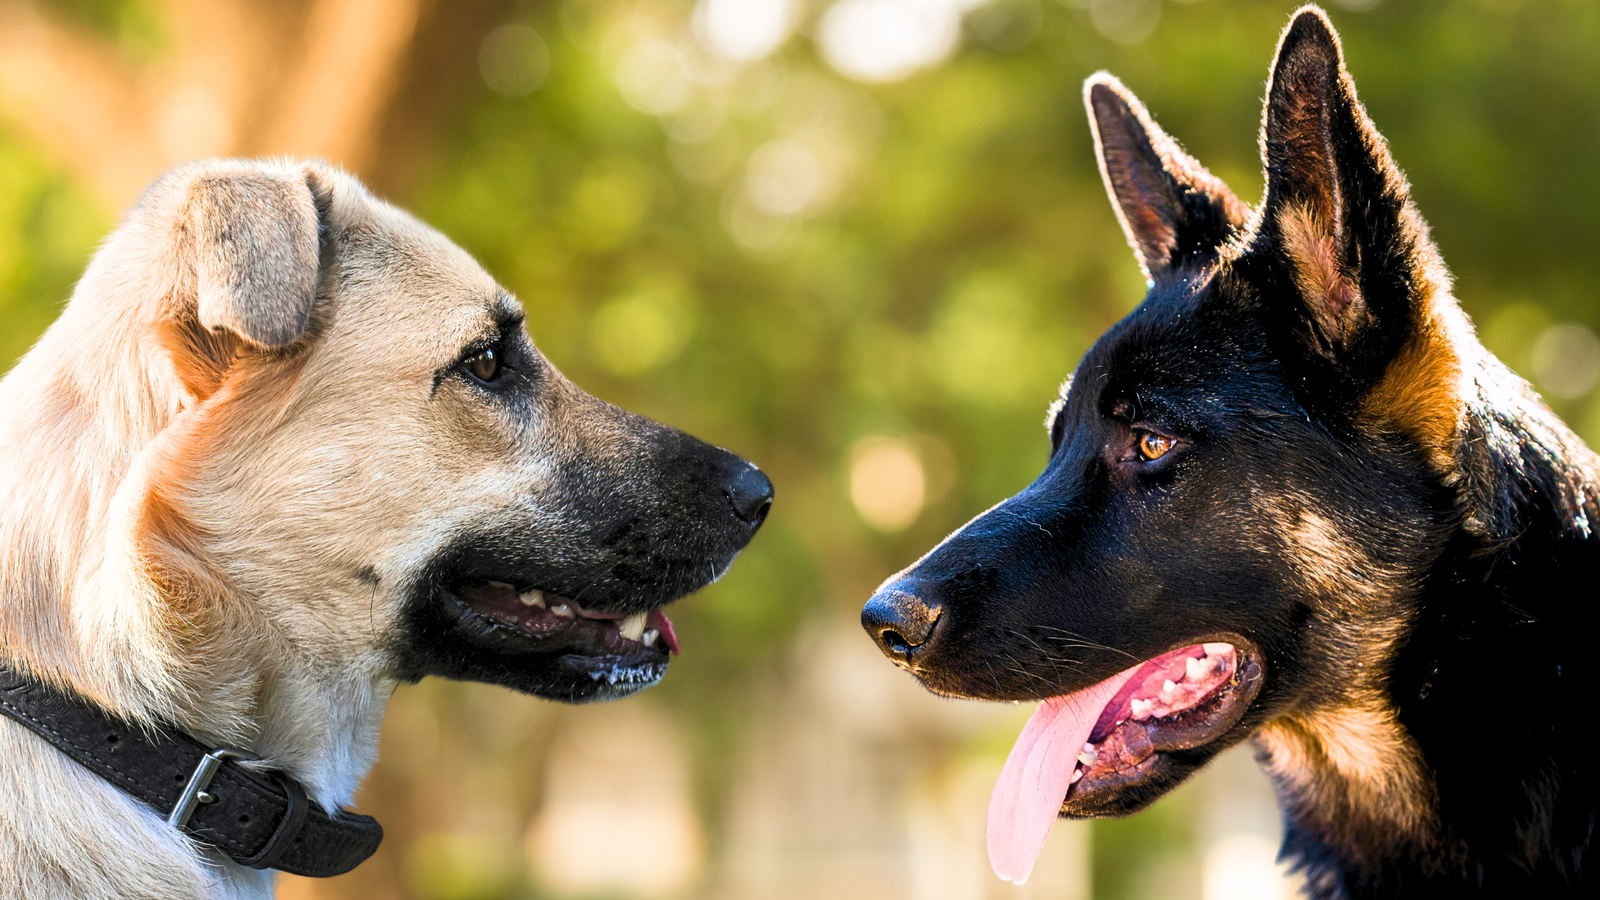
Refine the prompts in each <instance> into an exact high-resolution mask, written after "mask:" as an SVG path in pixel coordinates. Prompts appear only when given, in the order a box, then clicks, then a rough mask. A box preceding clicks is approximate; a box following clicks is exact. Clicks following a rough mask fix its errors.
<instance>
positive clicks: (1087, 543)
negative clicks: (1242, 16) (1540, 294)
mask: <svg viewBox="0 0 1600 900" xmlns="http://www.w3.org/2000/svg"><path fill="white" fill-rule="evenodd" d="M1088 101H1089V107H1090V114H1091V118H1092V119H1093V120H1094V122H1095V124H1096V136H1097V143H1098V145H1099V149H1100V151H1101V154H1102V167H1103V171H1104V172H1105V173H1106V179H1107V183H1108V187H1109V188H1110V190H1111V193H1112V197H1113V201H1114V203H1115V204H1116V205H1117V206H1118V207H1119V212H1120V213H1121V215H1122V220H1123V223H1124V226H1125V228H1126V229H1127V230H1128V232H1129V237H1130V242H1131V243H1132V244H1133V246H1134V248H1135V251H1136V253H1137V254H1138V255H1139V257H1140V260H1141V264H1142V265H1144V266H1145V269H1146V271H1147V272H1148V273H1149V275H1150V277H1151V280H1152V284H1151V288H1150V292H1149V295H1148V296H1147V297H1146V298H1145V300H1144V302H1143V303H1142V304H1141V305H1140V306H1139V307H1138V308H1137V309H1136V310H1134V312H1132V313H1131V314H1129V316H1128V317H1127V318H1126V319H1124V320H1123V321H1122V322H1120V323H1118V324H1117V325H1116V326H1115V327H1113V328H1112V329H1111V330H1110V331H1108V332H1107V333H1106V334H1105V335H1104V336H1102V337H1101V338H1100V340H1099V341H1098V342H1096V344H1095V345H1094V347H1093V348H1091V350H1090V351H1089V352H1088V353H1087V354H1086V355H1085V356H1084V358H1083V360H1082V361H1081V362H1080V364H1079V366H1078V369H1077V371H1076V373H1075V374H1074V377H1073V378H1072V379H1070V380H1069V382H1068V384H1067V385H1066V386H1065V387H1064V388H1063V398H1062V401H1061V402H1060V403H1059V404H1058V407H1057V408H1055V409H1053V410H1052V420H1051V441H1052V452H1051V457H1050V461H1049V464H1048V465H1047V467H1046V469H1045V471H1044V472H1043V473H1042V474H1041V475H1040V476H1039V477H1038V479H1037V480H1036V481H1035V482H1034V483H1033V484H1032V485H1030V486H1029V487H1027V488H1026V489H1024V490H1023V491H1022V492H1021V493H1019V494H1018V495H1016V496H1015V497H1012V498H1010V499H1009V500H1006V501H1005V502H1003V503H1001V504H999V505H998V506H996V507H995V508H994V509H992V510H990V511H988V512H986V513H984V514H983V515H981V516H979V517H978V518H976V519H974V520H973V521H972V522H970V523H968V524H967V525H966V526H964V527H963V528H961V529H960V530H958V531H957V532H955V533H954V534H952V535H951V536H950V537H949V538H947V539H946V540H945V541H944V542H943V543H942V544H940V545H939V546H938V547H937V548H935V549H934V550H933V551H931V552H930V553H929V554H928V555H927V556H925V557H924V558H923V559H922V560H920V561H918V562H917V563H916V564H914V565H913V566H911V567H910V568H908V569H907V570H905V571H904V572H902V573H900V574H898V575H896V576H894V577H892V578H891V579H889V581H888V582H886V583H885V585H884V587H883V588H881V589H880V591H879V593H878V594H877V595H875V596H874V598H873V600H872V601H871V602H869V604H868V606H867V608H866V609H865V610H864V611H863V622H864V624H865V625H866V626H867V628H868V630H869V632H871V633H872V634H873V636H874V638H875V639H876V640H877V641H878V642H879V644H880V645H881V646H882V647H883V649H884V651H885V653H886V654H888V655H889V656H890V657H891V658H893V659H894V660H895V661H896V662H897V663H898V664H899V665H901V666H903V667H905V668H907V669H909V670H910V671H912V672H913V673H914V674H916V676H917V677H918V678H919V679H921V680H922V681H923V683H924V684H926V685H927V686H928V687H929V688H931V689H933V690H935V691H937V692H940V693H944V694H949V695H953V696H964V697H977V698H983V699H990V700H1029V699H1039V698H1044V697H1051V696H1058V695H1061V694H1066V693H1070V692H1073V691H1076V690H1080V689H1082V688H1085V687H1087V686H1089V685H1091V684H1093V683H1095V682H1097V681H1100V680H1102V679H1104V678H1106V677H1108V676H1110V675H1112V674H1114V673H1115V672H1118V671H1120V670H1122V669H1124V668H1126V667H1127V666H1128V665H1129V664H1130V663H1131V662H1133V661H1136V660H1142V659H1146V658H1149V657H1153V656H1156V655H1159V654H1161V653H1163V652H1165V651H1168V650H1171V649H1174V648H1177V647H1183V646H1187V645H1190V644H1195V643H1199V642H1202V641H1206V640H1230V641H1234V642H1236V643H1237V644H1239V645H1240V646H1241V647H1250V648H1253V650H1254V656H1253V657H1252V658H1254V659H1257V660H1259V662H1260V665H1261V668H1262V670H1263V673H1264V682H1263V684H1262V687H1261V689H1260V692H1259V694H1257V695H1256V696H1255V697H1254V699H1253V701H1250V702H1249V708H1248V709H1247V710H1246V711H1245V712H1244V714H1243V716H1242V717H1241V718H1240V719H1239V721H1238V723H1237V724H1236V725H1234V726H1232V727H1231V728H1228V729H1226V731H1225V732H1224V733H1221V734H1219V735H1217V737H1216V738H1215V739H1214V740H1212V741H1211V742H1210V743H1208V744H1205V745H1203V746H1199V747H1194V748H1191V749H1182V750H1174V751H1172V752H1170V753H1159V754H1157V756H1156V757H1155V759H1156V764H1155V766H1154V767H1153V769H1152V770H1151V774H1150V775H1149V777H1147V778H1144V779H1143V780H1140V781H1138V782H1137V783H1133V784H1129V785H1127V786H1125V787H1121V788H1119V789H1117V790H1116V791H1111V792H1107V791H1101V792H1099V793H1097V794H1095V795H1093V796H1091V797H1089V798H1082V799H1074V795H1073V794H1071V793H1069V795H1068V797H1067V799H1066V802H1065V803H1064V805H1063V812H1064V814H1067V815H1075V816H1084V815H1096V816H1098V815H1125V814H1128V813H1131V812H1133V811H1136V810H1138V809H1141V808H1143V807H1144V806H1146V805H1148V804H1149V803H1150V802H1153V801H1154V800H1155V799H1156V798H1157V797H1159V796H1160V795H1161V794H1163V793H1164V792H1165V791H1167V790H1169V789H1171V788H1172V787H1173V786H1175V785H1176V784H1178V783H1179V782H1181V781H1182V780H1183V779H1184V778H1185V777H1187V776H1188V775H1189V774H1190V773H1191V772H1193V771H1194V770H1195V769H1197V768H1198V767H1200V766H1202V765H1204V764H1205V763H1206V762H1207V761H1208V760H1209V759H1210V758H1211V757H1212V756H1214V755H1215V754H1216V753H1217V752H1219V751H1221V750H1222V749H1224V748H1226V747H1228V746H1231V745H1233V744H1236V743H1238V742H1240V741H1243V740H1246V739H1249V738H1251V737H1253V736H1255V737H1260V736H1262V735H1263V734H1265V733H1267V732H1268V731H1271V730H1272V729H1275V728H1283V729H1290V730H1293V729H1300V731H1298V732H1295V733H1305V734H1312V735H1314V736H1315V735H1318V734H1320V737H1317V738H1316V739H1317V740H1321V741H1322V743H1321V744H1317V743H1315V742H1313V743H1312V744H1310V745H1308V746H1310V747H1312V748H1313V752H1311V753H1309V754H1307V755H1305V757H1304V758H1295V759H1290V758H1289V757H1288V756H1286V755H1285V756H1283V758H1276V759H1272V760H1270V762H1271V765H1272V766H1273V768H1274V771H1275V774H1276V776H1277V777H1278V779H1279V788H1280V798H1281V800H1282V801H1283V804H1284V807H1285V816H1286V821H1287V837H1286V840H1285V844H1284V852H1285V854H1286V855H1287V856H1288V857H1289V858H1290V859H1292V860H1294V861H1295V862H1296V863H1297V864H1298V865H1299V866H1300V868H1301V869H1302V870H1303V871H1304V872H1305V873H1306V874H1307V876H1308V879H1309V883H1310V886H1311V891H1312V894H1313V895H1314V896H1316V897H1394V896H1408V897H1435V896H1501V895H1503V894H1506V893H1509V892H1510V891H1511V890H1513V889H1516V888H1532V889H1535V890H1537V891H1538V892H1539V895H1540V896H1548V895H1572V894H1577V893H1579V892H1580V891H1582V890H1583V885H1584V884H1585V870H1584V856H1585V854H1586V853H1587V851H1588V849H1589V847H1590V845H1591V842H1592V840H1593V832H1594V829H1595V826H1596V814H1597V808H1600V796H1597V792H1596V787H1597V786H1596V781H1595V775H1594V774H1593V770H1594V767H1593V766H1592V764H1590V762H1589V757H1590V755H1591V753H1590V751H1589V750H1588V749H1587V747H1586V746H1585V743H1584V739H1583V738H1582V737H1581V729H1582V727H1583V726H1582V722H1583V721H1584V720H1585V719H1586V718H1587V711H1586V707H1585V706H1584V705H1583V703H1582V699H1581V697H1582V695H1581V693H1580V684H1581V681H1580V679H1582V678H1584V677H1585V674H1586V672H1585V669H1586V667H1584V666H1583V665H1582V663H1581V660H1582V659H1583V655H1582V654H1583V652H1584V649H1585V648H1584V647H1583V646H1581V643H1582V642H1586V641H1588V640H1590V638H1591V636H1592V635H1593V634H1594V633H1595V625H1596V624H1597V621H1596V620H1597V614H1596V612H1595V609H1596V604H1595V602H1594V600H1593V596H1594V590H1595V589H1594V585H1595V583H1596V581H1595V579H1596V576H1597V575H1600V572H1597V571H1596V566H1597V564H1600V543H1597V540H1600V539H1597V538H1596V536H1595V535H1594V532H1593V529H1592V523H1593V522H1594V521H1595V520H1596V516H1597V515H1600V507H1597V504H1596V500H1595V498H1596V496H1597V495H1600V464H1597V460H1596V458H1595V456H1594V454H1593V453H1591V451H1590V450H1589V449H1588V448H1587V447H1585V446H1584V445H1583V443H1582V442H1581V441H1580V440H1579V439H1578V438H1577V437H1575V436H1574V435H1573V434H1572V433H1571V432H1570V431H1569V430H1568V429H1567V428H1566V427H1565V426H1564V425H1562V424H1561V423H1560V421H1558V420H1557V419H1556V418H1555V416H1554V415H1552V414H1551V413H1550V412H1549V411H1548V410H1547V409H1546V408H1545V407H1544V406H1543V404H1542V403H1541V402H1540V401H1539V399H1538V398H1537V396H1535V395H1534V394H1533V393H1532V391H1531V390H1530V389H1529V388H1528V387H1527V385H1526V384H1524V383H1523V382H1522V381H1521V380H1520V379H1518V378H1516V377H1515V376H1514V375H1512V374H1511V373H1510V372H1509V371H1508V370H1506V369H1505V368H1504V367H1503V366H1502V365H1501V364H1500V363H1499V362H1498V361H1497V360H1495V359H1494V358H1493V357H1492V356H1490V355H1489V354H1488V353H1487V351H1485V350H1483V348H1482V347H1481V346H1480V345H1478V343H1477V342H1476V340H1475V339H1474V338H1473V337H1472V336H1471V333H1470V330H1468V329H1465V328H1457V329H1455V330H1454V331H1451V330H1450V329H1449V328H1443V330H1441V323H1443V324H1444V325H1448V324H1449V323H1451V322H1459V323H1464V319H1463V318H1461V317H1460V314H1459V312H1458V311H1457V310H1456V307H1455V305H1454V301H1453V300H1451V299H1450V298H1449V296H1448V290H1449V283H1448V276H1447V275H1446V274H1445V273H1444V271H1443V269H1442V266H1441V265H1440V264H1439V261H1438V259H1437V255H1436V251H1435V250H1434V248H1433V245H1432V243H1431V241H1430V240H1429V238H1428V235H1427V230H1426V226H1425V225H1424V224H1423V222H1422V220H1421V218H1420V217H1419V216H1418V215H1417V214H1416V212H1415V210H1414V209H1413V208H1412V206H1411V203H1410V200H1409V191H1408V188H1407V185H1406V183H1405V180H1404V178H1403V177H1402V176H1401V175H1400V173H1399V171H1398V170H1397V169H1396V168H1395V167H1394V165H1393V163H1392V161H1391V160H1390V158H1389V154H1388V150H1387V147H1386V146H1385V145H1384V143H1383V140H1382V138H1381V137H1380V136H1379V135H1378V133H1377V131H1376V130H1375V129H1374V128H1373V127H1372V125H1371V123H1370V121H1369V120H1368V119H1367V117H1366V114H1365V111H1364V110H1363V109H1362V107H1361V105H1360V103H1359V101H1358V100H1357V99H1356V95H1355V91H1354V85H1353V82H1351V80H1350V76H1349V74H1348V73H1347V72H1346V71H1345V69H1344V65H1343V61H1342V57H1341V55H1340V50H1339V46H1338V41H1337V38H1336V37H1335V36H1334V34H1333V31H1332V28H1331V26H1330V25H1329V23H1328V22H1327V20H1326V18H1325V16H1324V15H1323V14H1322V13H1321V12H1320V11H1317V10H1314V9H1306V10H1302V11H1301V12H1300V13H1298V14H1296V16H1295V17H1294V19H1293V21H1292V23H1291V24H1290V26H1289V28H1288V29H1287V30H1286V31H1285V33H1284V37H1283V40H1282V43H1281V44H1280V47H1279V53H1278V57H1277V60H1276V61H1275V64H1274V70H1273V75H1272V82H1271V85H1270V87H1269V91H1268V101H1267V108H1266V112H1265V116H1264V119H1265V122H1264V126H1263V130H1262V144H1263V157H1264V160H1265V163H1266V167H1267V181H1268V188H1267V194H1266V197H1265V199H1264V201H1263V203H1262V206H1261V209H1260V211H1259V212H1258V213H1256V214H1255V215H1253V216H1251V215H1250V213H1249V210H1248V208H1247V207H1245V206H1244V205H1243V204H1241V203H1239V202H1238V201H1237V200H1236V199H1235V198H1233V196H1232V195H1231V194H1229V193H1227V188H1226V187H1225V186H1222V185H1221V183H1220V182H1218V181H1216V180H1215V179H1214V178H1212V177H1211V176H1210V175H1209V174H1207V173H1206V172H1205V170H1204V169H1202V168H1201V167H1200V166H1199V165H1198V164H1197V163H1195V162H1194V161H1193V160H1192V159H1190V158H1189V157H1188V156H1187V155H1185V154H1183V151H1182V150H1181V149H1179V148H1178V147H1177V145H1176V144H1175V143H1173V142H1172V141H1171V140H1170V139H1169V138H1167V137H1166V136H1165V135H1164V134H1162V133H1161V132H1160V130H1159V129H1158V128H1156V127H1155V126H1154V123H1153V122H1151V121H1149V119H1148V117H1147V116H1146V115H1145V113H1144V111H1143V108H1142V107H1140V106H1139V105H1138V103H1137V101H1136V100H1133V98H1132V97H1131V95H1129V94H1127V93H1126V91H1125V90H1124V89H1123V88H1122V87H1121V86H1120V85H1119V84H1117V83H1116V82H1115V81H1114V80H1111V79H1109V78H1106V77H1098V76H1097V78H1096V79H1091V83H1090V86H1089V89H1088ZM1294 216H1299V218H1298V219H1296V218H1294ZM1295 222H1299V223H1301V225H1300V226H1297V225H1295V224H1294V223H1295ZM1285 223H1289V224H1288V225H1287V226H1286V225H1285ZM1305 223H1312V224H1313V225H1314V226H1315V227H1314V228H1309V230H1308V228H1307V227H1302V226H1304V225H1305ZM1297 228H1298V229H1299V230H1298V231H1297V230H1296V229H1297ZM1308 235H1309V236H1310V237H1311V238H1313V240H1311V241H1309V242H1308V241H1307V237H1308ZM1319 241H1325V243H1318V242H1319ZM1319 246H1321V247H1325V248H1326V249H1327V250H1328V255H1327V257H1326V260H1331V263H1330V264H1328V265H1326V266H1322V267H1318V266H1315V265H1313V266H1310V267H1308V266H1307V265H1306V260H1307V259H1308V258H1309V257H1308V248H1311V249H1313V250H1314V249H1315V248H1316V247H1319ZM1308 272H1309V273H1310V276H1309V277H1308V275H1307V273H1308ZM1319 279H1320V280H1319ZM1319 285H1320V287H1319ZM1323 288H1327V289H1326V290H1324V289H1323ZM1418 360H1421V361H1422V363H1423V364H1421V365H1413V364H1414V363H1417V361H1418ZM1456 373H1460V377H1456ZM1145 433H1151V434H1157V435H1163V436H1167V437H1170V438H1173V439H1175V440H1176V441H1177V444H1176V446H1175V448H1174V449H1173V450H1172V451H1171V452H1169V453H1167V454H1166V455H1165V456H1161V457H1160V458H1159V459H1156V460H1155V461H1147V460H1146V459H1145V457H1144V456H1141V455H1140V453H1139V449H1138V447H1139V444H1138V442H1139V440H1140V437H1141V435H1143V434H1145ZM1372 709H1381V710H1385V711H1387V712H1385V713H1384V714H1383V715H1391V716H1392V720H1391V721H1392V722H1394V723H1397V725H1391V726H1386V728H1380V729H1377V730H1376V731H1369V732H1357V731H1351V730H1348V729H1347V730H1345V731H1340V730H1339V726H1337V725H1328V724H1327V723H1330V722H1333V723H1336V722H1340V721H1347V720H1345V719H1341V718H1340V717H1341V716H1342V715H1345V714H1350V713H1354V712H1359V711H1361V710H1368V711H1370V710H1372ZM1383 715H1380V716H1378V717H1377V719H1375V720H1374V719H1369V721H1379V720H1383ZM1319 723H1320V724H1319ZM1318 727H1321V728H1324V729H1326V731H1325V732H1321V733H1319V732H1316V731H1315V729H1316V728H1318ZM1308 728H1309V729H1311V730H1310V731H1307V730H1306V729H1308ZM1264 729H1265V730H1266V731H1264ZM1341 740H1345V741H1347V742H1366V743H1347V744H1345V745H1344V746H1340V743H1339V742H1340V741H1341ZM1378 744H1382V746H1381V747H1380V746H1377V745H1378ZM1258 746H1259V747H1260V752H1261V754H1262V755H1263V756H1267V755H1270V754H1272V753H1274V745H1273V744H1272V742H1271V741H1270V740H1269V741H1264V742H1263V743H1261V744H1260V745H1258ZM1319 748H1320V750H1319ZM1327 750H1332V751H1338V752H1355V753H1357V755H1359V754H1360V753H1362V752H1368V751H1374V752H1376V751H1379V750H1381V751H1383V752H1384V753H1387V754H1388V755H1387V756H1380V757H1378V758H1381V759H1384V760H1388V761H1391V762H1394V763H1395V769H1396V771H1391V772H1381V771H1380V772H1376V773H1374V774H1373V777H1375V778H1377V779H1378V781H1379V782H1381V783H1384V784H1387V785H1389V788H1388V790H1387V793H1383V792H1380V793H1369V792H1364V789H1363V786H1362V784H1359V783H1357V781H1358V780H1359V778H1358V777H1357V776H1352V775H1351V771H1353V770H1346V769H1341V768H1339V766H1337V765H1335V764H1334V763H1333V762H1332V761H1331V759H1332V756H1333V755H1336V754H1330V753H1327V752H1321V751H1327ZM1278 752H1279V753H1280V755H1281V753H1282V751H1281V748H1279V750H1278ZM1319 754H1320V755H1319ZM1399 770H1404V771H1399ZM1390 775H1393V776H1395V777H1394V779H1393V780H1391V781H1383V778H1386V777H1388V776H1390ZM1411 776H1415V777H1411Z"/></svg>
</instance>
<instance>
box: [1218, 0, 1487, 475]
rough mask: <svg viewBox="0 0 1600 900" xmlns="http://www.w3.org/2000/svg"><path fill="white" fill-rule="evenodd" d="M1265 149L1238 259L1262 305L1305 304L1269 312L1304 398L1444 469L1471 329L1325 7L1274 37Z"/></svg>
mask: <svg viewBox="0 0 1600 900" xmlns="http://www.w3.org/2000/svg"><path fill="white" fill-rule="evenodd" d="M1261 155H1262V159H1263V162H1264V163H1265V165H1266V173H1267V191H1266V199H1265V200H1264V201H1263V203H1262V209H1261V214H1260V218H1259V220H1258V223H1257V225H1256V229H1255V233H1254V234H1253V235H1252V237H1251V239H1250V243H1249V247H1248V251H1247V253H1246V258H1245V260H1244V261H1243V262H1245V267H1246V268H1247V269H1248V270H1253V272H1252V274H1254V275H1255V276H1257V278H1258V280H1257V283H1258V284H1263V285H1271V286H1272V287H1271V289H1270V290H1269V291H1268V292H1267V296H1268V298H1269V299H1270V298H1283V297H1299V298H1300V301H1301V302H1300V304H1298V305H1295V304H1292V303H1291V304H1284V303H1278V304H1269V306H1275V307H1276V308H1269V309H1266V310H1264V312H1265V313H1266V315H1267V316H1268V317H1269V318H1276V319H1277V320H1278V321H1277V324H1278V325H1279V331H1280V333H1281V334H1286V335H1288V336H1289V338H1290V343H1291V345H1292V346H1293V347H1294V348H1296V349H1297V351H1298V352H1285V353H1284V357H1285V358H1286V361H1290V362H1293V361H1296V360H1298V361H1299V362H1301V363H1302V364H1304V365H1305V366H1306V367H1307V371H1305V372H1303V373H1301V374H1302V375H1303V376H1304V377H1303V379H1302V380H1301V384H1302V386H1303V388H1302V390H1301V394H1302V396H1301V401H1302V402H1303V403H1305V404H1306V405H1307V407H1308V408H1309V409H1311V410H1312V411H1314V412H1315V413H1317V414H1319V415H1321V416H1324V417H1326V419H1327V421H1328V422H1329V424H1332V425H1334V426H1336V427H1337V426H1341V425H1342V426H1345V427H1349V426H1351V425H1354V424H1356V423H1357V422H1360V421H1361V420H1362V419H1363V417H1367V418H1371V417H1372V416H1374V415H1377V416H1379V417H1381V418H1383V419H1386V420H1388V421H1387V422H1386V423H1381V424H1388V425H1392V426H1395V427H1398V428H1399V429H1400V430H1401V431H1402V432H1404V433H1407V434H1408V435H1409V436H1411V437H1413V438H1414V439H1416V440H1417V442H1418V443H1419V444H1420V445H1421V446H1422V447H1423V448H1425V449H1426V450H1427V451H1428V452H1429V453H1430V455H1431V456H1432V457H1434V459H1435V460H1436V461H1438V462H1441V463H1442V462H1443V458H1444V456H1446V455H1447V453H1448V451H1449V449H1450V446H1449V445H1450V443H1451V442H1452V441H1453V439H1454V438H1455V436H1456V434H1457V427H1458V425H1459V423H1460V419H1461V412H1462V402H1461V401H1462V396H1463V394H1462V390H1461V385H1460V384H1459V380H1460V372H1461V370H1462V366H1461V362H1460V360H1459V359H1458V358H1457V354H1458V352H1459V351H1460V350H1461V348H1463V347H1465V346H1468V345H1470V344H1471V343H1472V340H1471V335H1470V327H1471V326H1470V325H1468V324H1467V322H1466V320H1465V318H1464V317H1463V316H1461V315H1460V313H1459V311H1458V310H1457V309H1456V307H1455V304H1454V303H1453V302H1452V301H1450V299H1449V296H1448V295H1449V276H1448V275H1447V274H1446V272H1445V269H1444V265H1443V263H1442V262H1441V261H1440V259H1439V255H1438V252H1437V250H1436V249H1435V247H1434V245H1433V242H1432V241H1431V240H1430V239H1429V237H1428V228H1427V225H1426V224H1425V223H1424V222H1423V220H1422V217H1421V216H1420V215H1419V214H1418V213H1417V211H1416V208H1415V207H1414V206H1413V205H1412V203H1411V199H1410V189H1409V186H1408V185H1407V184H1406V180H1405V176H1404V175H1402V174H1401V173H1400V170H1399V169H1398V168H1397V167H1396V166H1395V163H1394V160H1393V159H1392V158H1391V157H1390V155H1389V148H1388V145H1387V144H1386V143H1385V142H1384V139H1383V137H1382V135H1380V134H1379V133H1378V130H1377V128H1376V127H1375V126H1374V125H1373V124H1372V120H1371V119H1369V118H1368V117H1367V113H1366V110H1365V109H1364V108H1363V107H1362V105H1361V102H1360V101H1359V100H1358V99H1357V98H1356V90H1355V82H1354V81H1353V80H1352V79H1351V77H1350V73H1349V72H1348V71H1346V69H1345V66H1344V58H1343V54H1342V53H1341V51H1340V48H1339V38H1338V36H1337V35H1336V34H1335V33H1334V31H1333V27H1332V25H1331V24H1330V23H1329V22H1328V20H1327V18H1326V17H1325V16H1324V15H1323V14H1322V12H1321V11H1320V10H1316V9H1306V10H1302V11H1301V12H1300V13H1298V14H1297V15H1296V16H1295V18H1294V20H1293V22H1292V23H1291V24H1290V26H1289V28H1288V29H1286V30H1285V31H1284V34H1283V38H1282V40H1281V41H1280V43H1279V45H1278V52H1277V56H1276V58H1275V60H1274V62H1273V67H1272V80H1271V83H1270V84H1269V85H1268V88H1267V104H1266V110H1265V113H1264V116H1263V121H1262V126H1261ZM1252 262H1254V263H1260V264H1261V265H1260V266H1256V265H1251V264H1250V263H1252ZM1285 349H1286V350H1287V349H1288V348H1285ZM1402 357H1404V358H1402Z"/></svg>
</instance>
